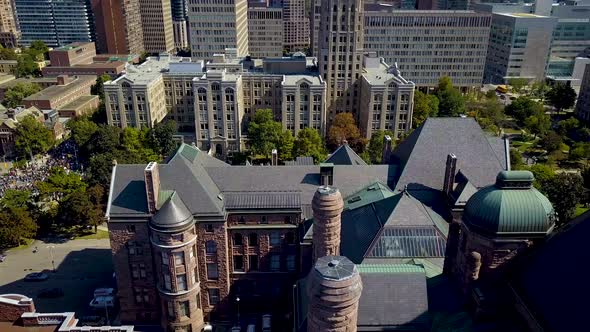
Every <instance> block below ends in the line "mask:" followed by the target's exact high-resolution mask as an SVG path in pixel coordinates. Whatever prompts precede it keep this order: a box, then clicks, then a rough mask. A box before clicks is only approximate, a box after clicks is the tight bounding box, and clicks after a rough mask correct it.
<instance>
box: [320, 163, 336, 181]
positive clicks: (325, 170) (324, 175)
mask: <svg viewBox="0 0 590 332" xmlns="http://www.w3.org/2000/svg"><path fill="white" fill-rule="evenodd" d="M320 185H322V186H331V185H334V164H332V163H321V164H320Z"/></svg>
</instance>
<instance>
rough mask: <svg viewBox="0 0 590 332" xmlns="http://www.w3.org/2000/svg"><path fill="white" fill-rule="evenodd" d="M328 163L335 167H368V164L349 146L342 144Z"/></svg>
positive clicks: (329, 158) (327, 160)
mask: <svg viewBox="0 0 590 332" xmlns="http://www.w3.org/2000/svg"><path fill="white" fill-rule="evenodd" d="M325 162H326V163H332V164H334V165H366V164H367V163H366V162H365V161H364V160H363V158H361V157H360V156H359V155H358V154H356V152H354V150H353V149H352V148H351V147H350V146H348V144H342V145H341V146H340V147H339V148H338V149H336V151H334V153H332V154H331V155H330V156H329V157H328V159H326V161H325Z"/></svg>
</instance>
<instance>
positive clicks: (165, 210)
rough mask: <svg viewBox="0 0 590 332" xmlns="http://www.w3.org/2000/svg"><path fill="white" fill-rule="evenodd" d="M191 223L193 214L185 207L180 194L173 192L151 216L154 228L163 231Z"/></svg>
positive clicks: (177, 228)
mask: <svg viewBox="0 0 590 332" xmlns="http://www.w3.org/2000/svg"><path fill="white" fill-rule="evenodd" d="M192 223H193V214H192V213H191V212H190V211H189V209H188V208H187V207H186V205H185V204H184V202H183V201H182V199H181V198H180V195H179V194H178V193H176V192H173V193H172V195H171V196H170V198H168V200H167V201H166V202H165V203H164V204H163V205H162V206H161V207H160V208H159V209H158V211H157V212H156V214H154V216H153V217H152V220H151V224H152V226H153V227H154V228H156V229H159V230H163V231H174V230H180V229H182V228H184V227H186V226H188V225H191V224H192Z"/></svg>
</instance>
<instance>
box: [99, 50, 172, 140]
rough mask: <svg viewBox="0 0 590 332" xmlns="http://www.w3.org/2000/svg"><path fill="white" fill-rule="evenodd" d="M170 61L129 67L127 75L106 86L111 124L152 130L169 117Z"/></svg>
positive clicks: (107, 106)
mask: <svg viewBox="0 0 590 332" xmlns="http://www.w3.org/2000/svg"><path fill="white" fill-rule="evenodd" d="M166 66H167V62H164V61H162V62H160V61H147V62H144V63H143V64H141V65H139V66H129V67H128V68H127V72H126V74H125V75H123V76H121V77H119V78H117V79H116V80H114V81H108V82H106V83H104V94H105V105H106V110H107V121H108V124H109V125H112V126H118V127H121V128H125V127H127V126H130V127H134V128H141V127H148V128H152V127H153V126H154V125H155V124H156V123H159V122H160V121H162V120H163V119H164V118H165V117H166V113H167V110H166V103H165V94H164V79H163V77H162V74H161V73H160V71H161V70H162V69H164V68H165V67H166Z"/></svg>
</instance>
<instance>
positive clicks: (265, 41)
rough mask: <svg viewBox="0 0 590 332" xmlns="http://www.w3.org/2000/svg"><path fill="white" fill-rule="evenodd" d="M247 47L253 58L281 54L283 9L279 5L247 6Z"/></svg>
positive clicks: (278, 55)
mask: <svg viewBox="0 0 590 332" xmlns="http://www.w3.org/2000/svg"><path fill="white" fill-rule="evenodd" d="M248 44H249V45H248V49H249V51H250V56H251V57H253V58H272V57H280V56H282V55H283V10H282V9H281V7H249V8H248Z"/></svg>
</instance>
